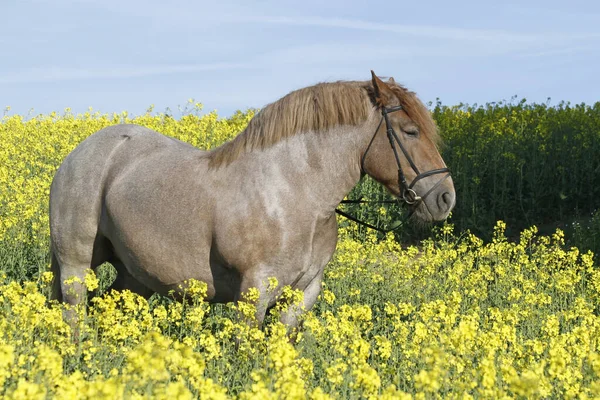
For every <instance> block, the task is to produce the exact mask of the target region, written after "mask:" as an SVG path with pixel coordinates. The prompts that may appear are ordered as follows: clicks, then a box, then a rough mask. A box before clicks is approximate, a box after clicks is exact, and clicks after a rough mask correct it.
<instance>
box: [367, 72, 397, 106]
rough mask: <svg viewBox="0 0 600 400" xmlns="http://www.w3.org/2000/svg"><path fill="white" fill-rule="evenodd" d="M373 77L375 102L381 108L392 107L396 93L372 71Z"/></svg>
mask: <svg viewBox="0 0 600 400" xmlns="http://www.w3.org/2000/svg"><path fill="white" fill-rule="evenodd" d="M371 77H372V82H373V89H375V101H376V102H377V104H378V105H379V106H382V107H386V106H390V105H391V104H390V103H391V101H392V100H393V99H394V97H395V96H394V92H392V90H391V89H390V87H389V86H388V85H387V83H385V82H384V81H382V80H381V79H379V77H378V76H377V75H375V72H373V70H371Z"/></svg>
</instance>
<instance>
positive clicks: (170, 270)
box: [50, 71, 456, 328]
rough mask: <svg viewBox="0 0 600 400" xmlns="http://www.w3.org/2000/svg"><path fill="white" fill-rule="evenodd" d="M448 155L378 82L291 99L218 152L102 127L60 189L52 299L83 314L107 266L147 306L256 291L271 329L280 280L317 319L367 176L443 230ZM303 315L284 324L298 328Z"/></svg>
mask: <svg viewBox="0 0 600 400" xmlns="http://www.w3.org/2000/svg"><path fill="white" fill-rule="evenodd" d="M439 143H440V136H439V134H438V131H437V127H436V125H435V122H434V121H433V119H432V116H431V114H430V112H429V111H428V109H427V108H426V107H425V105H424V104H423V103H422V102H421V101H420V100H419V98H418V97H417V95H416V94H415V93H414V92H412V91H409V90H408V89H407V88H405V87H404V86H403V85H400V84H397V83H396V82H395V81H394V79H393V78H389V79H388V80H387V82H384V81H383V80H382V79H380V78H379V77H378V76H377V75H376V74H375V73H374V72H373V71H371V79H370V80H366V81H336V82H322V83H318V84H316V85H313V86H309V87H305V88H301V89H298V90H295V91H292V92H290V93H288V94H287V95H285V96H284V97H282V98H281V99H279V100H277V101H275V102H273V103H271V104H268V105H267V106H265V107H264V108H263V109H261V110H260V111H259V112H258V113H257V114H256V115H255V116H254V118H253V119H251V120H250V122H249V123H248V125H247V127H246V129H245V130H244V131H243V132H241V133H240V134H239V135H238V136H236V137H235V138H233V139H232V140H231V141H229V142H226V143H225V144H223V145H221V146H220V147H217V148H215V149H213V150H211V151H203V150H200V149H198V148H196V147H194V146H192V145H190V144H187V143H185V142H182V141H179V140H176V139H174V138H171V137H168V136H165V135H162V134H160V133H158V132H155V131H153V130H150V129H148V128H145V127H142V126H138V125H134V124H118V125H114V126H110V127H106V128H104V129H102V130H99V131H97V132H96V133H94V134H92V135H91V136H89V137H88V138H86V139H85V140H84V141H83V142H81V143H80V144H79V145H78V146H77V147H76V148H75V149H74V150H73V151H72V152H71V153H70V154H69V155H68V156H67V157H66V158H65V159H64V161H63V163H62V164H61V165H60V167H59V168H58V170H57V171H56V174H55V176H54V179H53V181H52V185H51V190H50V252H51V271H52V272H53V273H54V276H55V278H54V283H53V298H55V299H57V300H59V301H62V302H63V303H67V304H70V305H77V304H80V303H82V302H84V301H85V298H86V296H87V289H86V287H85V286H84V284H83V283H80V282H83V281H84V278H85V275H86V273H87V271H88V270H89V269H91V270H95V269H96V268H97V267H98V266H100V265H101V264H103V263H105V262H109V263H111V264H112V265H113V266H114V267H115V269H116V272H117V277H116V279H115V281H114V282H113V283H112V286H111V288H112V289H116V290H125V289H127V290H130V291H132V292H135V293H137V294H139V295H141V296H144V297H146V298H149V297H150V296H151V295H152V294H153V293H155V292H157V293H160V294H163V295H167V294H168V293H171V294H173V293H175V294H176V295H177V294H179V296H182V291H183V290H184V289H185V285H186V283H187V282H189V281H190V280H192V279H193V280H198V281H202V282H205V283H206V285H207V298H206V299H207V300H208V301H209V302H217V303H218V302H220V303H226V302H237V301H239V300H241V299H243V298H244V297H243V296H244V294H245V293H248V291H249V290H250V289H251V288H256V289H258V292H259V294H260V296H259V300H258V301H257V302H256V303H255V305H256V321H257V323H259V324H262V322H263V320H264V318H265V315H266V313H267V311H268V310H269V309H270V308H271V307H273V306H274V305H275V304H276V303H277V301H278V290H272V288H269V282H268V278H270V277H275V278H277V282H278V284H279V286H278V288H279V289H280V288H282V287H283V286H287V285H289V286H291V287H292V288H294V289H299V290H301V291H303V292H304V299H303V304H301V306H302V307H301V308H303V309H305V310H310V309H311V307H312V306H313V305H314V304H315V302H316V300H317V297H318V295H319V293H320V290H321V281H322V279H323V271H324V268H325V266H326V264H327V263H328V262H329V261H330V259H331V257H332V256H333V253H334V251H335V248H336V244H337V221H336V213H335V210H336V208H337V207H338V205H339V204H340V202H341V201H342V200H343V199H344V197H346V195H347V194H348V193H349V192H350V190H351V189H352V188H353V187H354V186H355V185H356V184H357V183H358V182H359V180H360V179H361V178H362V177H363V176H364V175H365V174H368V175H369V176H371V177H372V178H373V179H375V180H376V181H377V182H379V183H380V184H382V185H383V186H384V187H385V188H386V189H387V190H388V191H389V192H390V193H391V194H392V195H394V196H396V197H397V198H398V199H400V200H403V201H404V202H406V203H407V205H408V207H409V208H410V211H411V212H412V213H413V217H416V218H418V219H420V220H422V221H440V220H444V219H446V218H447V216H448V214H449V213H450V211H451V210H452V208H453V207H454V205H455V199H456V195H455V191H454V186H453V183H452V178H451V176H450V171H449V170H448V168H447V167H446V165H445V163H444V161H443V159H442V157H441V156H440V153H439V151H438V147H439ZM421 171H423V172H421ZM409 182H410V183H409ZM68 278H78V279H70V280H69V281H67V282H65V280H67V279H68ZM301 313H302V311H301V310H300V307H298V308H294V309H293V310H292V309H291V308H290V309H288V311H286V312H284V313H282V314H281V315H280V320H281V321H282V322H283V323H284V324H286V325H287V326H289V327H291V328H293V327H295V326H297V324H298V319H299V317H300V315H301Z"/></svg>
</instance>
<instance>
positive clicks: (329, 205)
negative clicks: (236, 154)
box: [252, 116, 378, 213]
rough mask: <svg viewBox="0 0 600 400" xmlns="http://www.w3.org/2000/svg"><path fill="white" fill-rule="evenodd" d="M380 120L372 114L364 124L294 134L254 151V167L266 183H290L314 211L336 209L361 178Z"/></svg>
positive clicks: (305, 204) (293, 191) (289, 185)
mask: <svg viewBox="0 0 600 400" xmlns="http://www.w3.org/2000/svg"><path fill="white" fill-rule="evenodd" d="M377 123H378V120H376V118H375V117H374V116H372V117H371V118H369V119H368V120H367V121H366V122H365V123H364V124H362V125H357V126H344V127H336V128H334V129H331V130H330V131H328V132H319V133H314V132H308V133H304V134H298V135H295V136H293V137H290V138H288V139H286V140H284V141H282V142H280V143H277V144H276V145H274V146H273V147H270V148H268V149H265V150H262V151H260V152H257V153H256V154H253V155H252V160H253V164H254V167H255V168H256V167H258V169H259V170H260V171H262V173H263V174H265V178H266V179H265V182H266V184H267V185H270V184H275V185H282V186H287V188H286V190H284V191H286V192H288V193H290V194H291V196H296V197H295V200H300V199H302V204H303V205H304V206H307V207H310V209H311V210H315V211H317V210H318V211H321V212H323V213H329V212H333V210H335V208H336V207H337V206H338V205H339V203H340V201H341V200H342V199H343V198H344V197H345V196H346V195H347V194H348V193H349V192H350V190H352V188H353V187H354V186H355V185H356V184H357V183H358V181H359V179H360V176H361V170H360V158H361V156H362V154H363V153H364V151H365V149H366V147H367V145H368V143H369V141H370V140H371V137H372V134H373V132H374V130H375V129H376V126H377ZM300 196H301V197H300ZM288 200H289V201H293V200H292V199H288Z"/></svg>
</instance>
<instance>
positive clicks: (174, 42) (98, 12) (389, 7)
mask: <svg viewBox="0 0 600 400" xmlns="http://www.w3.org/2000/svg"><path fill="white" fill-rule="evenodd" d="M409 3H410V4H409ZM0 14H1V15H2V17H1V20H2V24H1V25H0V54H1V56H0V60H1V61H0V108H2V109H3V108H4V107H5V106H10V107H11V111H10V113H11V114H13V113H17V114H28V113H30V110H32V109H33V114H38V113H47V112H50V111H53V110H55V111H59V112H60V111H62V110H63V109H64V108H65V107H70V108H71V109H72V110H73V111H74V112H84V111H86V110H87V109H88V108H89V107H92V108H93V109H94V110H99V111H101V112H114V111H116V112H119V111H123V110H127V111H129V112H130V113H134V114H139V113H143V112H144V111H145V110H146V109H147V108H148V106H150V105H151V104H154V105H155V110H157V111H163V110H164V109H165V108H166V107H170V108H171V109H173V110H177V106H178V105H185V103H186V101H187V100H188V99H190V98H193V99H195V100H196V101H199V102H201V103H203V104H204V109H205V111H211V110H215V109H216V110H217V111H218V112H219V114H220V115H223V116H226V115H230V114H231V113H233V112H234V111H235V110H237V109H242V110H244V109H246V108H248V107H262V106H264V105H265V104H267V103H269V102H272V101H274V100H277V99H278V98H280V97H281V96H283V95H285V94H286V93H288V92H289V91H291V90H294V89H297V88H300V87H304V86H308V85H311V84H314V83H317V82H322V81H332V80H340V79H359V80H364V79H369V78H370V72H369V71H370V70H371V69H373V70H375V72H376V73H377V74H379V75H381V76H393V77H394V78H395V79H396V81H398V82H400V83H403V84H404V85H406V86H407V87H409V88H410V89H412V90H414V91H416V92H417V93H418V94H419V96H420V97H421V98H422V99H423V100H424V101H434V100H435V99H436V98H440V99H441V101H442V102H443V103H444V104H448V105H450V104H457V103H460V102H463V103H470V104H473V103H478V104H482V103H486V102H492V101H500V100H508V99H510V98H511V97H512V96H514V95H516V96H518V98H519V99H520V98H527V100H528V101H530V102H533V101H535V102H545V101H546V99H547V98H548V97H550V98H551V99H552V103H553V104H556V103H558V102H559V101H562V100H565V101H570V102H572V103H580V102H585V103H588V104H592V103H594V102H596V101H599V100H600V76H599V72H598V71H600V2H597V1H591V0H588V1H579V0H571V1H564V0H561V1H554V0H551V1H549V0H545V1H502V2H490V1H485V2H484V1H482V0H479V1H452V2H451V1H434V0H428V1H413V2H404V1H386V2H380V1H337V0H335V1H333V0H320V1H314V0H303V1H293V2H291V1H290V2H285V1H271V0H257V1H251V2H250V1H244V2H242V1H237V2H233V1H227V0H219V1H212V2H204V1H178V0H172V1H166V0H161V1H155V0H143V1H141V0H133V1H126V0H119V1H116V0H101V1H97V0H95V1H91V0H4V1H3V2H2V4H1V5H0Z"/></svg>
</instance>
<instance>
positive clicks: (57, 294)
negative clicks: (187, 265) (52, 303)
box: [50, 249, 62, 301]
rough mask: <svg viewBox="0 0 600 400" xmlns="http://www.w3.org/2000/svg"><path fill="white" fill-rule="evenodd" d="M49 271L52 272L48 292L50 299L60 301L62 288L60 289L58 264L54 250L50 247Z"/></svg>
mask: <svg viewBox="0 0 600 400" xmlns="http://www.w3.org/2000/svg"><path fill="white" fill-rule="evenodd" d="M50 257H51V261H50V272H52V277H53V280H52V287H51V289H52V290H51V292H50V300H58V301H62V289H61V285H60V284H61V279H60V265H59V264H58V259H57V258H56V255H55V254H54V251H52V249H50Z"/></svg>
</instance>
